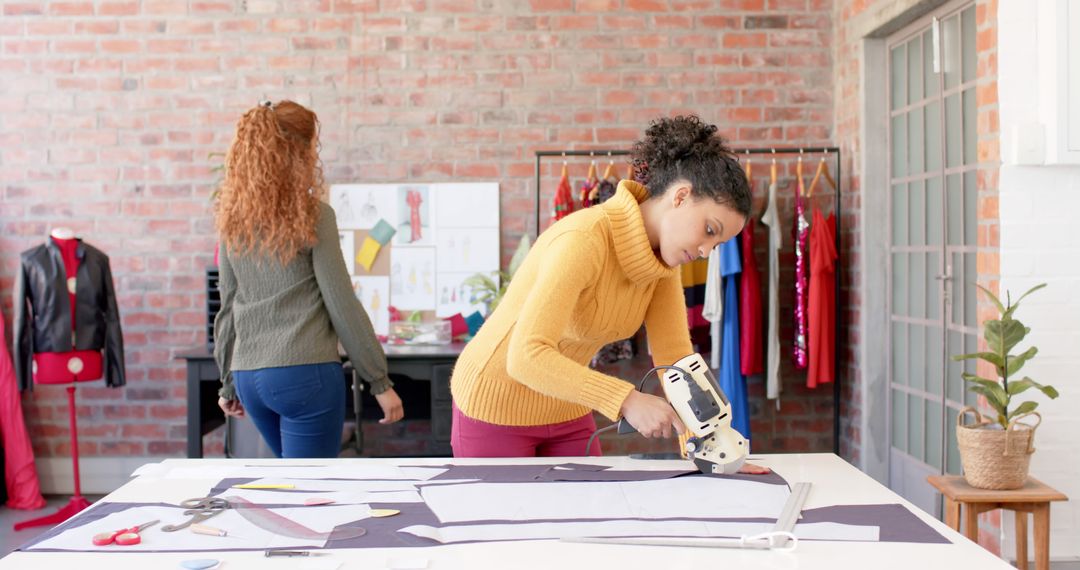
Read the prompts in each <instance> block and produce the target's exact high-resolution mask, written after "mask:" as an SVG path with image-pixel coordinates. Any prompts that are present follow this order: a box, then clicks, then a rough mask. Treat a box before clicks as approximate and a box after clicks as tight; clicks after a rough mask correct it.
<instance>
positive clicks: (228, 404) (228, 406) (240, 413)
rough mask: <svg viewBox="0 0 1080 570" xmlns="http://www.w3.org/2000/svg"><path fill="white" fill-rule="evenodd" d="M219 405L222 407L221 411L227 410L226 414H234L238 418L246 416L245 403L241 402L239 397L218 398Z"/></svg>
mask: <svg viewBox="0 0 1080 570" xmlns="http://www.w3.org/2000/svg"><path fill="white" fill-rule="evenodd" d="M217 405H218V407H219V408H221V411H223V412H225V415H226V416H234V417H237V418H242V417H244V405H243V404H241V403H240V399H239V398H237V399H235V400H226V399H225V398H218V400H217Z"/></svg>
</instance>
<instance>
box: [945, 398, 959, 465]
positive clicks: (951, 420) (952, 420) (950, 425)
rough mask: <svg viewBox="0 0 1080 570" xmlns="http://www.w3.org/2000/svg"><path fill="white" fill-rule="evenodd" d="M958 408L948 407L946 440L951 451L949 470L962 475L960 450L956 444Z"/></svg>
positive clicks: (948, 461) (949, 453)
mask: <svg viewBox="0 0 1080 570" xmlns="http://www.w3.org/2000/svg"><path fill="white" fill-rule="evenodd" d="M956 416H957V413H956V409H955V408H946V414H945V428H946V431H947V432H948V433H947V435H946V436H945V441H946V442H947V443H948V444H949V452H948V455H947V458H948V459H947V461H946V463H948V465H947V466H946V467H947V472H948V473H949V474H950V475H960V474H961V472H962V470H961V469H960V450H959V449H958V448H957V446H956Z"/></svg>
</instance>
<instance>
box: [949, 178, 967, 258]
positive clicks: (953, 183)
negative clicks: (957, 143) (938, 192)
mask: <svg viewBox="0 0 1080 570" xmlns="http://www.w3.org/2000/svg"><path fill="white" fill-rule="evenodd" d="M945 189H946V194H947V195H948V197H947V199H946V201H947V204H946V213H947V214H948V224H949V226H948V230H947V231H948V234H949V245H961V243H962V242H961V238H962V236H963V232H964V223H963V222H964V207H965V206H964V194H963V192H964V190H963V188H961V187H960V175H959V174H950V175H948V176H947V177H946V178H945Z"/></svg>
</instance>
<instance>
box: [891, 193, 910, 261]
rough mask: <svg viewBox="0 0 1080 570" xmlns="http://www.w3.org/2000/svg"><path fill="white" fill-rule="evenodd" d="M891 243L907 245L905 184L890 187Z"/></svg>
mask: <svg viewBox="0 0 1080 570" xmlns="http://www.w3.org/2000/svg"><path fill="white" fill-rule="evenodd" d="M891 214H892V244H893V245H894V246H901V245H908V219H907V218H908V203H907V184H894V185H893V187H892V212H891Z"/></svg>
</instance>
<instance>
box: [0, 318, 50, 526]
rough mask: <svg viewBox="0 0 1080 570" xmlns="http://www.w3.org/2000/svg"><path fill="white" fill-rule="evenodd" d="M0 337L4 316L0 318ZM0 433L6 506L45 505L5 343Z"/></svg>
mask: <svg viewBox="0 0 1080 570" xmlns="http://www.w3.org/2000/svg"><path fill="white" fill-rule="evenodd" d="M0 338H5V336H4V319H0ZM0 434H3V438H4V480H5V481H6V482H7V493H8V501H7V507H8V508H11V509H24V510H33V509H40V508H42V507H44V506H45V499H44V498H42V496H41V487H40V485H39V484H38V476H37V468H36V467H34V449H33V448H32V447H30V436H29V435H27V433H26V423H25V422H24V421H23V411H22V402H21V400H20V399H19V388H18V382H16V380H15V369H14V368H13V367H12V364H11V355H10V353H8V348H7V343H0Z"/></svg>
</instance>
